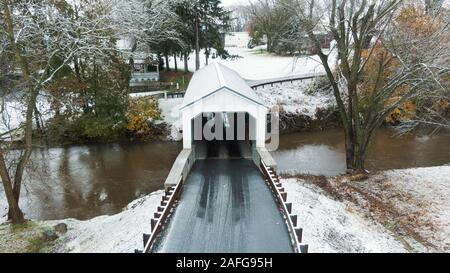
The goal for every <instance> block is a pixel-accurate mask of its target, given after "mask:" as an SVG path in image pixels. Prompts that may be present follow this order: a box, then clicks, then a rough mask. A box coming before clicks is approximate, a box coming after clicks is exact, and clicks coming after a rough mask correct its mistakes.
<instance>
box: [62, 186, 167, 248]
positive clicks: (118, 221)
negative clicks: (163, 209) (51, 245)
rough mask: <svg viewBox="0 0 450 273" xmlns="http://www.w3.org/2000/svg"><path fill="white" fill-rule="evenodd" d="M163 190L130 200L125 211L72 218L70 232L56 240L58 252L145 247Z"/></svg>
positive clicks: (69, 225)
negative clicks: (83, 219)
mask: <svg viewBox="0 0 450 273" xmlns="http://www.w3.org/2000/svg"><path fill="white" fill-rule="evenodd" d="M162 195H163V191H157V192H154V193H152V194H150V195H148V196H146V197H143V198H140V199H137V200H135V201H133V202H132V203H130V204H129V205H128V206H127V207H126V208H125V209H124V211H123V212H121V213H119V214H116V215H112V216H100V217H96V218H93V219H91V220H88V221H78V220H73V219H68V220H62V221H53V222H54V223H61V222H63V223H66V224H67V225H68V232H67V233H66V234H65V235H64V236H63V237H62V238H60V239H59V240H58V241H57V246H56V252H119V253H131V252H134V250H135V249H141V250H142V249H143V242H142V234H143V233H149V232H150V219H151V218H152V216H153V213H154V212H155V211H156V208H157V206H158V205H159V203H160V201H161V197H162Z"/></svg>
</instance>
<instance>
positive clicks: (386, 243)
mask: <svg viewBox="0 0 450 273" xmlns="http://www.w3.org/2000/svg"><path fill="white" fill-rule="evenodd" d="M282 183H283V186H284V187H285V188H286V190H287V192H288V201H289V202H292V203H293V213H294V214H297V215H298V220H297V221H298V223H299V226H300V227H302V228H303V243H306V244H308V245H309V252H311V253H314V252H316V253H317V252H321V253H322V252H327V253H329V252H332V253H334V252H344V253H353V252H355V253H361V252H376V253H379V252H406V249H405V248H404V247H403V245H402V244H401V243H400V242H398V241H397V240H396V239H395V238H394V237H393V235H392V234H389V233H388V232H387V231H386V229H385V228H384V227H383V226H381V225H380V224H377V223H375V222H374V221H371V220H369V219H366V218H364V217H363V216H362V215H360V214H358V213H356V212H351V210H349V209H348V207H347V205H346V204H345V203H341V202H338V201H335V200H333V199H331V198H329V197H327V196H326V195H325V194H324V193H323V192H322V190H321V189H319V188H318V187H316V186H314V185H311V184H305V183H304V181H302V180H300V179H299V180H297V179H295V178H294V179H283V180H282Z"/></svg>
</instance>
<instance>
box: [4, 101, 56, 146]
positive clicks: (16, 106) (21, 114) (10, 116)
mask: <svg viewBox="0 0 450 273" xmlns="http://www.w3.org/2000/svg"><path fill="white" fill-rule="evenodd" d="M17 96H20V94H17ZM36 108H37V109H38V110H39V112H40V113H41V114H42V119H43V120H44V121H45V120H47V119H49V118H50V117H51V116H52V114H53V113H52V111H50V102H49V100H48V98H47V97H45V96H43V95H39V96H38V98H37V101H36ZM25 112H26V105H25V104H24V103H23V102H22V101H21V98H15V97H10V98H8V99H5V101H4V111H3V112H2V113H1V116H0V134H1V133H5V132H8V131H10V130H13V129H16V128H18V127H19V126H20V125H21V124H22V123H23V122H25ZM33 124H34V123H33ZM19 136H20V133H16V134H15V135H13V136H12V138H13V139H15V138H19Z"/></svg>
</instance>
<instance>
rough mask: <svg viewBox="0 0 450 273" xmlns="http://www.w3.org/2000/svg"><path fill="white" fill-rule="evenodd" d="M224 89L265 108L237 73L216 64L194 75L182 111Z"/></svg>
mask: <svg viewBox="0 0 450 273" xmlns="http://www.w3.org/2000/svg"><path fill="white" fill-rule="evenodd" d="M224 89H227V90H229V91H231V92H233V93H235V94H236V95H238V96H241V97H244V98H246V99H248V100H250V101H252V102H254V103H256V104H259V105H263V106H264V103H263V101H262V100H261V98H260V97H259V96H258V95H257V94H256V93H255V92H254V91H253V89H251V88H250V86H249V85H248V84H247V83H246V82H245V80H244V79H242V78H241V76H240V75H239V74H238V73H237V72H236V71H234V70H232V69H230V68H228V67H226V66H224V65H223V64H220V63H217V62H216V63H213V64H210V65H208V66H206V67H204V68H202V69H200V70H198V71H197V72H195V73H194V75H193V76H192V79H191V81H190V83H189V86H188V88H187V90H186V94H185V96H184V100H183V103H182V104H181V107H180V110H181V109H183V108H186V107H188V106H190V105H192V104H194V103H196V102H198V101H200V100H202V99H204V98H206V97H208V96H210V95H212V94H215V93H217V92H219V91H221V90H224Z"/></svg>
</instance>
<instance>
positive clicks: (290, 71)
mask: <svg viewBox="0 0 450 273" xmlns="http://www.w3.org/2000/svg"><path fill="white" fill-rule="evenodd" d="M249 39H250V38H249V37H248V35H246V34H245V33H242V32H238V33H231V34H230V35H227V36H226V38H225V45H226V50H227V51H228V53H230V55H232V56H239V57H240V58H234V59H233V58H230V59H226V60H223V59H220V58H216V59H212V58H210V59H209V63H213V62H219V63H222V64H224V65H226V66H228V67H229V68H231V69H233V70H235V71H237V72H238V73H239V74H240V75H241V76H242V77H243V78H245V79H247V80H262V79H272V78H279V77H285V76H290V75H300V74H311V73H323V72H324V69H323V67H322V64H321V63H320V59H319V57H318V56H317V55H315V56H300V57H292V56H277V55H275V54H268V53H267V52H266V51H265V47H264V46H262V47H255V48H253V49H248V48H247V43H248V41H249ZM333 58H334V57H330V60H333ZM169 63H170V66H171V67H174V65H175V63H174V59H173V58H170V60H169ZM178 63H179V64H180V63H181V64H182V63H183V61H182V60H181V59H180V60H179V61H178ZM205 65H206V58H205V55H204V51H202V52H200V67H203V66H205ZM188 66H189V71H192V72H194V71H195V54H194V53H192V54H191V55H190V56H189V60H188Z"/></svg>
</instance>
